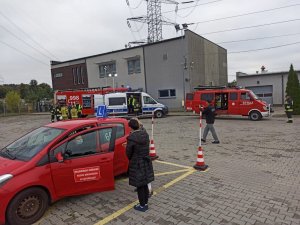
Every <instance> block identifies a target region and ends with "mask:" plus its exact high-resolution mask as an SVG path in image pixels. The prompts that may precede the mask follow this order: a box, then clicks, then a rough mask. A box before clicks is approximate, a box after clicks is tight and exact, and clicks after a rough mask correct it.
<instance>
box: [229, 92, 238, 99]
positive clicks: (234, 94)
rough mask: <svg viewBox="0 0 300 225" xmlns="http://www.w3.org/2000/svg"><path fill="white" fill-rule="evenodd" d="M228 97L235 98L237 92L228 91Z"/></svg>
mask: <svg viewBox="0 0 300 225" xmlns="http://www.w3.org/2000/svg"><path fill="white" fill-rule="evenodd" d="M229 99H230V100H237V93H236V92H231V93H229Z"/></svg>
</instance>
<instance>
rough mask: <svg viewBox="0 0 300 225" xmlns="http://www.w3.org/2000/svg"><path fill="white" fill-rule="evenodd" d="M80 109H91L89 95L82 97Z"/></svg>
mask: <svg viewBox="0 0 300 225" xmlns="http://www.w3.org/2000/svg"><path fill="white" fill-rule="evenodd" d="M82 108H83V109H90V108H92V99H91V95H82Z"/></svg>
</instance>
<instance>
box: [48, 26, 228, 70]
mask: <svg viewBox="0 0 300 225" xmlns="http://www.w3.org/2000/svg"><path fill="white" fill-rule="evenodd" d="M186 31H189V32H191V33H193V34H196V35H197V36H199V37H201V38H203V39H205V40H207V41H209V42H211V43H213V44H215V45H217V46H218V47H220V48H223V47H221V46H219V45H218V44H216V43H214V42H212V41H210V40H208V39H206V38H204V37H202V36H200V35H199V34H197V33H195V32H193V31H190V30H186ZM181 38H185V35H184V36H180V37H175V38H170V39H165V40H162V41H157V42H153V43H147V44H142V45H139V46H134V47H128V48H123V49H119V50H115V51H111V52H105V53H100V54H96V55H91V56H86V57H81V58H77V59H71V60H67V61H51V65H52V66H54V65H59V64H63V63H68V62H74V61H78V60H85V59H88V58H93V57H97V56H102V55H107V54H111V53H117V52H122V51H127V50H129V49H135V48H141V47H146V46H151V45H156V44H160V43H164V42H169V41H174V40H178V39H181ZM223 49H224V50H226V49H225V48H223Z"/></svg>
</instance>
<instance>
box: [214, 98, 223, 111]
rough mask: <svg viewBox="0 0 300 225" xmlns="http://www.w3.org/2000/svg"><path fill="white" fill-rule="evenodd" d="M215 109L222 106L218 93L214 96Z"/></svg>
mask: <svg viewBox="0 0 300 225" xmlns="http://www.w3.org/2000/svg"><path fill="white" fill-rule="evenodd" d="M215 102H216V109H221V107H222V99H221V96H220V95H217V96H216V101H215Z"/></svg>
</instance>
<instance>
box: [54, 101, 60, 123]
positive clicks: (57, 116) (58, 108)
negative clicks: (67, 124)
mask: <svg viewBox="0 0 300 225" xmlns="http://www.w3.org/2000/svg"><path fill="white" fill-rule="evenodd" d="M55 115H56V120H57V121H60V120H62V116H61V108H60V105H59V104H57V105H56V107H55Z"/></svg>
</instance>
